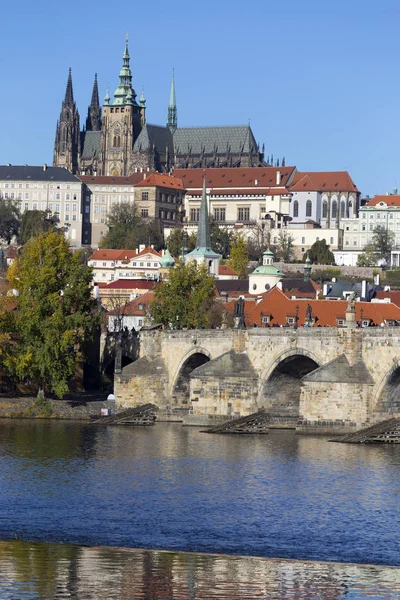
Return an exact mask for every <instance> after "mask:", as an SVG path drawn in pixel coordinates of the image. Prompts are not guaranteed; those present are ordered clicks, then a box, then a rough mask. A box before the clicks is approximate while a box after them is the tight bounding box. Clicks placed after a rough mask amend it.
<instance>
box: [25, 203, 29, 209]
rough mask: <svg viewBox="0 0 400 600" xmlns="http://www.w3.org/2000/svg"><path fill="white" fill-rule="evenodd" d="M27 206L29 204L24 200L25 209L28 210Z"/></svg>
mask: <svg viewBox="0 0 400 600" xmlns="http://www.w3.org/2000/svg"><path fill="white" fill-rule="evenodd" d="M28 206H29V204H28V203H27V202H25V210H28Z"/></svg>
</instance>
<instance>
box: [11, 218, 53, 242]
mask: <svg viewBox="0 0 400 600" xmlns="http://www.w3.org/2000/svg"><path fill="white" fill-rule="evenodd" d="M58 222H59V219H58V217H57V216H56V215H52V214H51V211H49V210H26V211H25V212H24V213H23V215H22V218H21V227H20V232H19V241H20V243H21V244H26V243H27V242H29V240H31V239H33V238H35V237H37V236H38V235H40V234H41V233H46V232H48V231H55V229H56V228H57V223H58Z"/></svg>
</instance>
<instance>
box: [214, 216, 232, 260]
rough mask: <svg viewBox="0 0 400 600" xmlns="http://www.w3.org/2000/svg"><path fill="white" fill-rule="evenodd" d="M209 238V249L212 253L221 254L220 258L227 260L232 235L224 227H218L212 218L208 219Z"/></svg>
mask: <svg viewBox="0 0 400 600" xmlns="http://www.w3.org/2000/svg"><path fill="white" fill-rule="evenodd" d="M210 237H211V248H212V249H213V250H214V252H217V253H218V254H221V256H222V258H228V256H229V254H230V248H231V245H232V242H233V234H232V232H231V231H229V230H228V229H226V227H220V226H219V225H218V223H217V221H216V220H215V219H214V218H213V217H210Z"/></svg>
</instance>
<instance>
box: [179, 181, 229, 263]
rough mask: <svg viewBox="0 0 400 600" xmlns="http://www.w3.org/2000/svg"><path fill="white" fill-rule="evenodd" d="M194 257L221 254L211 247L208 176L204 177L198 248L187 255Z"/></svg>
mask: <svg viewBox="0 0 400 600" xmlns="http://www.w3.org/2000/svg"><path fill="white" fill-rule="evenodd" d="M188 256H193V257H200V256H203V257H204V256H207V258H217V257H218V258H220V256H221V255H220V254H217V253H216V252H214V250H212V248H211V236H210V220H209V218H208V207H207V191H206V178H205V177H204V179H203V195H202V198H201V205H200V216H199V227H198V229H197V240H196V248H194V250H192V252H189V254H187V255H186V257H188Z"/></svg>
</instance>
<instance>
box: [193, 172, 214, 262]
mask: <svg viewBox="0 0 400 600" xmlns="http://www.w3.org/2000/svg"><path fill="white" fill-rule="evenodd" d="M196 247H197V248H207V250H211V235H210V220H209V218H208V206H207V190H206V174H205V173H204V176H203V195H202V197H201V204H200V215H199V227H198V229H197V241H196Z"/></svg>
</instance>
